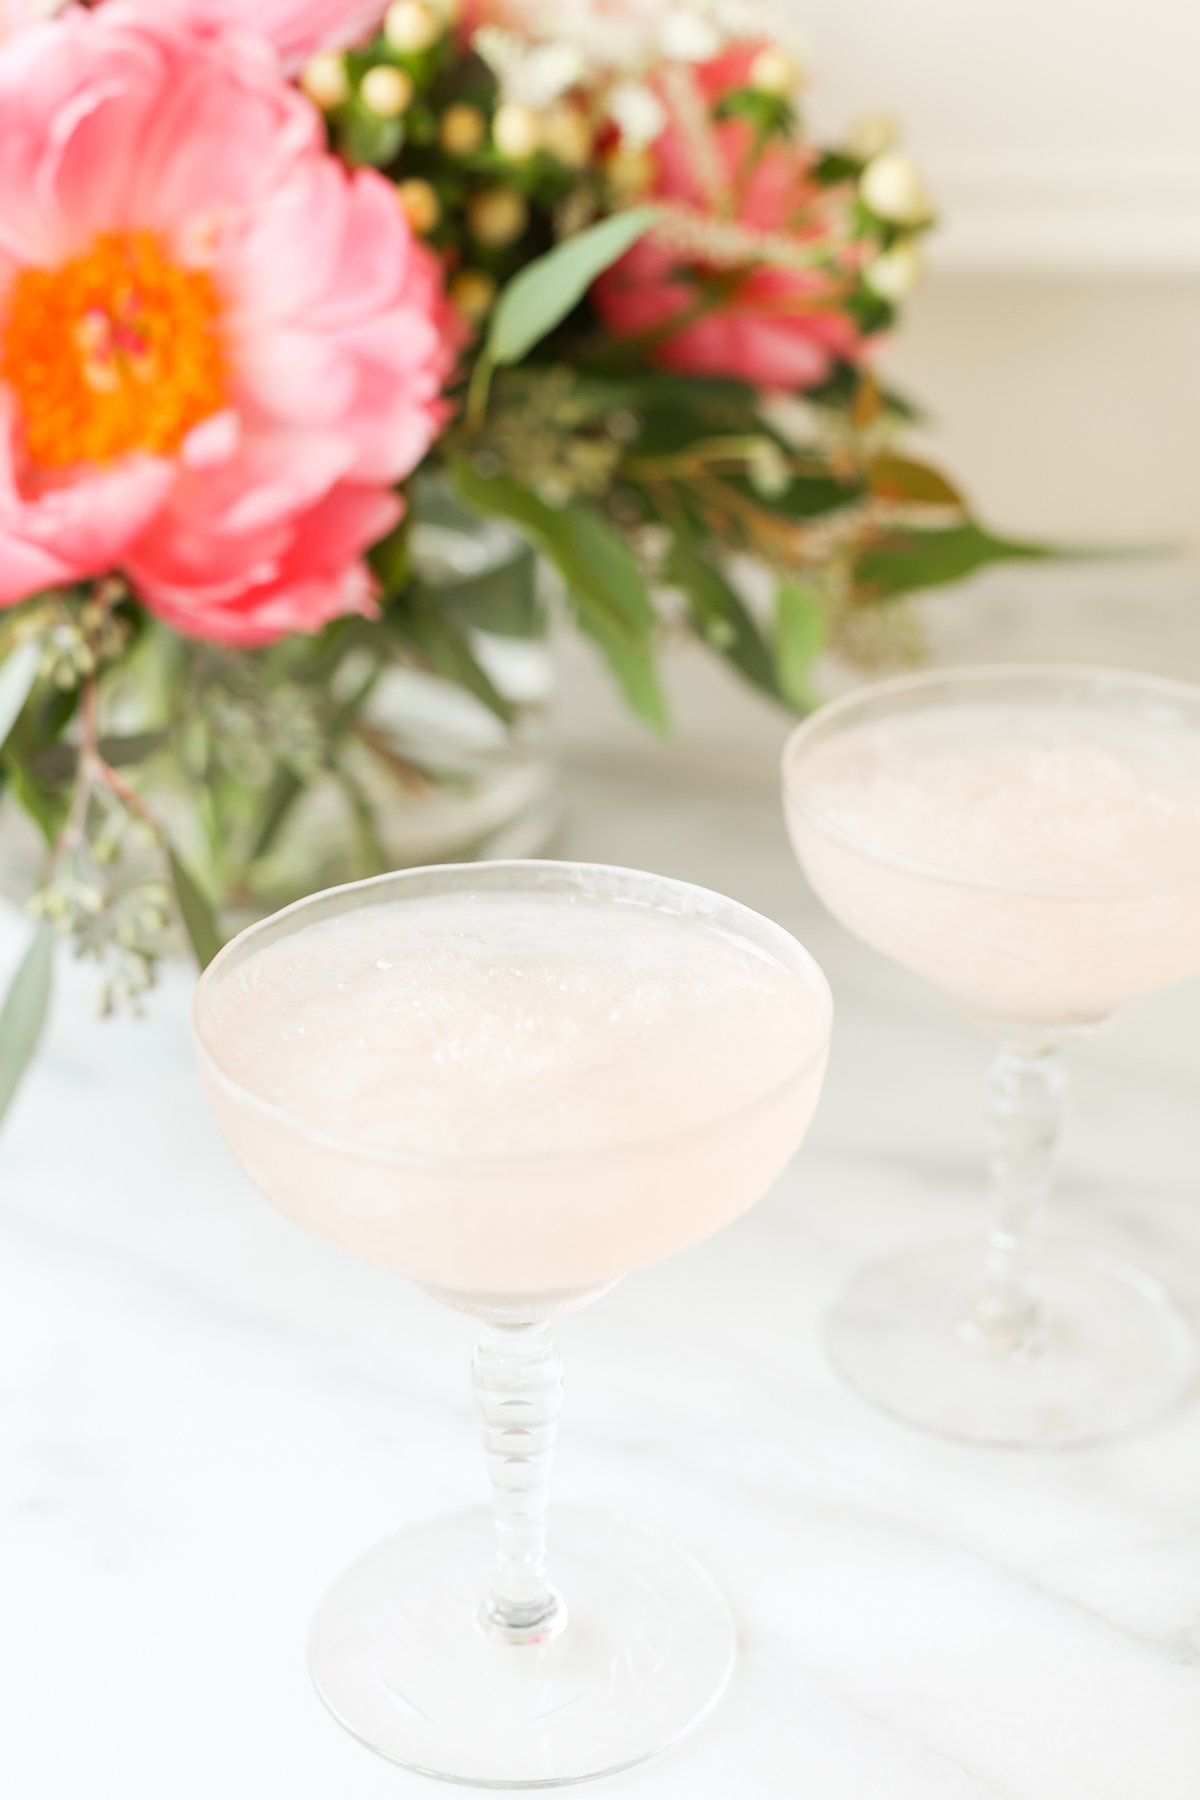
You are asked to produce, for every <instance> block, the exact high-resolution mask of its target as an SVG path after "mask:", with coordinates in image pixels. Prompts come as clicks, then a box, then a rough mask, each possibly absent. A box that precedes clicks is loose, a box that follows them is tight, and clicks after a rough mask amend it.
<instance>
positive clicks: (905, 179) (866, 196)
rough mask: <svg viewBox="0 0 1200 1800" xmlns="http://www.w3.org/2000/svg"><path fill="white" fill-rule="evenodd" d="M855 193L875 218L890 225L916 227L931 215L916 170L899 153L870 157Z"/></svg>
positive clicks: (927, 196)
mask: <svg viewBox="0 0 1200 1800" xmlns="http://www.w3.org/2000/svg"><path fill="white" fill-rule="evenodd" d="M859 191H860V193H861V194H862V197H863V200H864V201H865V202H866V204H867V205H868V206H869V207H870V209H871V211H872V212H873V213H874V214H875V215H876V217H877V218H880V219H887V220H888V221H889V223H891V224H894V225H920V224H923V223H924V222H925V221H926V220H927V219H929V218H930V217H931V215H932V212H933V207H932V204H931V202H930V199H929V195H928V194H927V193H926V191H925V184H924V182H923V181H922V180H921V175H920V171H919V170H918V168H917V166H916V164H915V163H914V162H913V161H912V160H911V158H910V157H907V156H905V155H904V153H903V151H900V150H885V151H883V152H882V154H881V155H879V156H876V157H873V158H872V159H871V161H870V162H869V163H868V164H867V166H866V168H865V169H864V170H863V173H862V182H861V184H860V188H859Z"/></svg>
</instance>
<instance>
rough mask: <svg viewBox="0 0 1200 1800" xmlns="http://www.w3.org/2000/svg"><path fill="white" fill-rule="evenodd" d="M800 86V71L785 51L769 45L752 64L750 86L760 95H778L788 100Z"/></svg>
mask: <svg viewBox="0 0 1200 1800" xmlns="http://www.w3.org/2000/svg"><path fill="white" fill-rule="evenodd" d="M799 85H800V71H799V69H798V68H797V67H796V64H795V63H794V62H793V60H792V58H791V57H790V56H789V55H788V54H787V52H786V51H785V50H780V49H778V48H777V47H776V45H774V44H768V45H767V47H766V48H765V49H764V50H760V51H759V53H758V55H757V56H756V57H755V58H754V61H753V62H752V63H751V64H750V86H751V87H752V88H757V89H758V91H759V93H760V94H778V95H780V97H781V98H783V99H785V100H787V99H790V98H791V96H792V95H793V94H794V93H795V91H796V89H797V88H798V87H799Z"/></svg>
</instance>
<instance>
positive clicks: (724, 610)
mask: <svg viewBox="0 0 1200 1800" xmlns="http://www.w3.org/2000/svg"><path fill="white" fill-rule="evenodd" d="M666 576H667V580H668V581H670V582H671V583H672V584H673V585H674V586H676V587H678V588H680V589H681V590H682V591H683V594H684V596H685V598H686V600H687V603H688V610H689V612H690V613H691V615H692V619H693V622H694V623H695V625H696V627H697V629H698V630H699V631H700V633H701V635H702V636H703V637H704V639H705V641H706V642H707V643H709V644H711V645H712V647H713V649H715V650H718V651H719V652H720V653H721V655H722V656H724V657H727V658H728V660H729V661H730V662H731V663H732V664H733V665H734V667H735V668H736V669H739V670H740V671H741V673H742V674H743V675H744V676H745V677H746V679H747V680H748V681H752V682H753V683H754V685H755V687H759V688H762V690H763V692H764V693H767V694H770V695H771V697H772V698H773V699H778V698H779V679H778V676H777V674H776V670H775V659H774V657H773V656H772V654H771V648H770V645H769V644H768V643H767V642H766V639H765V638H764V637H763V635H762V632H761V631H760V630H759V628H758V625H757V624H756V622H755V620H754V619H753V617H752V616H751V614H750V612H749V610H748V609H747V607H746V605H745V603H744V601H743V600H742V598H741V596H740V594H738V592H737V591H736V589H735V588H734V587H733V586H732V585H731V584H730V582H728V581H727V580H726V578H725V576H724V575H723V574H722V572H721V570H720V569H719V568H717V567H716V565H715V564H714V563H713V562H712V561H711V559H710V558H709V557H708V556H706V555H704V554H703V552H702V551H701V550H700V549H699V548H698V546H696V545H695V544H694V543H689V542H688V541H687V540H685V539H684V538H681V537H676V539H675V541H674V543H673V545H672V547H671V554H670V556H669V557H668V559H667V567H666Z"/></svg>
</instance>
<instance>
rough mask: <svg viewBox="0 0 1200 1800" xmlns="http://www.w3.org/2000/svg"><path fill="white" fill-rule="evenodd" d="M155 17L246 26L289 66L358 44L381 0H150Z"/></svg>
mask: <svg viewBox="0 0 1200 1800" xmlns="http://www.w3.org/2000/svg"><path fill="white" fill-rule="evenodd" d="M153 6H154V16H155V18H157V19H161V20H166V21H170V22H172V23H178V24H182V25H189V26H191V27H192V29H193V30H199V31H218V32H221V31H232V30H240V31H252V32H254V33H255V35H256V36H257V37H262V38H266V39H267V41H268V42H269V43H271V44H273V45H274V46H275V48H276V50H277V51H278V52H279V55H280V56H281V57H282V58H283V61H284V63H285V64H286V66H287V67H288V68H289V69H298V68H299V67H300V66H301V65H302V64H303V63H304V62H306V61H307V60H308V58H309V57H310V56H312V55H314V53H315V52H316V51H318V50H341V49H344V48H345V46H346V45H347V44H359V43H362V41H363V39H364V38H369V37H371V36H372V35H373V33H374V32H375V31H376V30H377V28H378V26H379V22H380V20H381V19H382V18H383V15H384V13H385V12H386V11H387V0H153Z"/></svg>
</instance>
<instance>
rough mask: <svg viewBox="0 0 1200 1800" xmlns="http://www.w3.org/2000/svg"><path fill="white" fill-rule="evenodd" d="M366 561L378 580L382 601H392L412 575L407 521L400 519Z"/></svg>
mask: <svg viewBox="0 0 1200 1800" xmlns="http://www.w3.org/2000/svg"><path fill="white" fill-rule="evenodd" d="M368 560H369V562H370V564H371V567H372V569H373V570H374V571H375V574H376V575H377V576H378V578H379V585H380V587H381V588H382V590H383V597H384V599H385V600H394V599H395V598H396V596H397V594H399V593H400V592H401V591H402V590H403V588H404V586H405V583H406V582H407V581H408V579H409V577H410V575H411V574H412V557H411V551H410V545H409V521H408V520H407V519H401V521H400V523H399V525H397V526H396V528H395V529H394V530H393V531H390V532H389V533H388V535H387V537H385V538H381V539H380V540H379V542H378V543H377V544H376V545H375V548H374V549H373V550H372V551H371V554H370V557H369V559H368Z"/></svg>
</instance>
